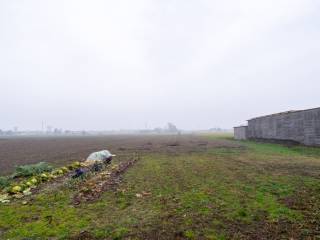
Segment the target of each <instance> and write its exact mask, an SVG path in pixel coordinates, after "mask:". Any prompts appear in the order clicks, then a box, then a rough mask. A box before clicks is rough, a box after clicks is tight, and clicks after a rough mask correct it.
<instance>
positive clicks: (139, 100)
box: [0, 0, 320, 130]
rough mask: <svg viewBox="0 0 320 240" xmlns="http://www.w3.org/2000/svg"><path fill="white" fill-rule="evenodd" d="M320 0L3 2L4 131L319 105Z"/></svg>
mask: <svg viewBox="0 0 320 240" xmlns="http://www.w3.org/2000/svg"><path fill="white" fill-rule="evenodd" d="M319 12H320V1H318V0H314V1H313V0H261V1H256V0H241V1H240V0H226V1H213V0H193V1H190V0H189V1H188V0H171V1H168V0H148V1H147V0H135V1H131V0H117V1H106V0H104V1H103V0H93V1H80V0H74V1H70V0H69V1H68V0H65V1H62V0H55V1H49V0H38V1H36V0H28V1H27V0H2V1H1V2H0V88H1V90H0V110H1V115H0V129H12V128H13V126H19V129H41V123H42V121H44V122H45V123H46V124H49V125H51V126H55V127H59V128H63V129H75V130H76V129H80V130H81V129H92V130H104V129H137V128H144V127H145V126H146V125H147V126H148V128H153V127H157V126H160V127H161V126H163V125H164V124H165V123H166V122H168V121H170V122H173V123H175V124H176V125H177V126H178V127H179V128H182V129H207V128H211V127H216V126H219V127H222V128H231V127H233V126H234V125H239V124H242V123H244V122H245V120H247V119H248V118H251V117H254V116H259V115H263V114H268V113H274V112H279V111H286V110H291V109H304V108H313V107H319V106H320V97H319V90H320V79H319V76H320V66H319V65H320V59H319V58H320V44H319V43H320V30H319V29H320V15H319Z"/></svg>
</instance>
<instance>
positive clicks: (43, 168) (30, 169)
mask: <svg viewBox="0 0 320 240" xmlns="http://www.w3.org/2000/svg"><path fill="white" fill-rule="evenodd" d="M52 170H53V167H52V166H51V165H49V164H48V163H46V162H39V163H36V164H28V165H22V166H17V167H16V169H15V172H14V174H13V177H28V176H33V175H37V174H40V173H43V172H50V171H52Z"/></svg>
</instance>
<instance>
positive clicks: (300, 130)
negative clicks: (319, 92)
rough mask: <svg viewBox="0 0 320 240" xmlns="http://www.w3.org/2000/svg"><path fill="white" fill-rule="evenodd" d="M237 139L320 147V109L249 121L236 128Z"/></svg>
mask: <svg viewBox="0 0 320 240" xmlns="http://www.w3.org/2000/svg"><path fill="white" fill-rule="evenodd" d="M234 137H235V139H266V140H278V141H293V142H297V143H301V144H304V145H309V146H320V108H313V109H307V110H299V111H288V112H282V113H277V114H271V115H267V116H262V117H256V118H253V119H250V120H248V126H240V127H235V128H234Z"/></svg>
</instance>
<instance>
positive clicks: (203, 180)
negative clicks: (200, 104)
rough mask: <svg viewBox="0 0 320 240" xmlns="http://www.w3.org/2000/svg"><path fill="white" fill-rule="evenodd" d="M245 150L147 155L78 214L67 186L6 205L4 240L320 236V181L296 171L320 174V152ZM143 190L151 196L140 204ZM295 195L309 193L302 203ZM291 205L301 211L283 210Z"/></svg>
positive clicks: (251, 146) (260, 146) (267, 147)
mask: <svg viewBox="0 0 320 240" xmlns="http://www.w3.org/2000/svg"><path fill="white" fill-rule="evenodd" d="M204 137H205V138H206V139H209V140H210V141H230V142H232V143H233V142H234V141H233V140H231V139H230V138H229V137H228V138H226V137H225V136H222V137H221V136H219V137H218V138H217V137H216V136H214V137H211V136H204ZM240 144H241V145H242V147H240V148H212V149H208V150H207V151H203V152H197V153H192V154H187V153H182V154H179V155H171V154H165V153H154V154H146V155H144V156H142V158H141V160H140V161H139V162H137V163H136V165H134V166H133V167H132V168H130V169H129V170H128V172H127V173H126V174H125V175H124V178H123V181H122V182H121V184H120V185H119V186H118V191H109V192H106V193H104V194H103V196H102V198H101V199H99V200H98V201H97V202H94V203H90V204H81V205H80V206H78V207H73V206H72V204H71V197H72V194H73V191H74V190H73V189H70V188H67V187H63V188H61V189H58V190H57V191H55V192H47V193H43V194H40V195H37V196H35V198H34V200H33V201H31V203H30V205H22V204H21V203H11V204H9V205H0V238H3V239H7V238H10V239H23V238H31V239H36V238H39V239H44V238H49V237H53V236H55V237H58V239H66V238H68V237H70V236H73V235H76V234H78V233H79V232H81V231H84V230H86V231H89V232H90V233H91V234H92V235H94V236H96V237H98V238H107V239H122V238H130V239H152V238H156V237H158V238H161V239H172V238H174V237H176V236H180V237H182V238H186V239H199V238H202V239H232V238H236V237H239V236H240V237H241V236H242V235H241V234H244V235H245V234H246V232H241V231H244V229H247V230H248V232H253V233H254V232H259V231H261V225H259V223H262V224H263V226H267V225H268V226H271V229H273V228H272V227H273V226H274V229H276V228H277V226H279V225H278V224H281V223H282V222H286V223H289V224H291V225H292V226H296V225H297V226H300V227H299V228H297V229H294V231H296V233H297V234H298V236H303V234H304V233H305V232H308V233H309V234H315V233H314V229H313V227H314V225H312V221H311V220H313V221H318V220H319V219H320V209H319V206H320V201H319V199H320V187H319V186H320V180H319V178H317V177H315V176H313V172H310V175H308V174H305V173H306V172H305V171H308V169H307V170H303V171H302V170H301V172H299V169H298V170H297V169H295V168H293V167H297V166H309V165H310V164H311V165H312V166H318V167H320V151H319V149H313V148H304V147H300V146H299V147H293V148H288V147H284V146H281V145H276V144H265V143H254V142H241V143H240ZM283 164H285V166H287V167H286V168H285V169H284V168H283ZM286 164H287V165H286ZM290 164H291V165H290ZM310 171H311V170H310ZM307 173H308V172H307ZM143 191H146V192H150V193H151V195H148V196H144V197H136V194H137V193H141V192H143ZM297 193H305V194H300V195H299V198H300V199H296V198H297ZM291 198H292V199H293V200H295V201H297V204H296V205H297V206H296V205H295V207H291V206H290V205H288V204H285V201H286V199H291ZM304 202H305V203H307V205H305V206H302V207H301V209H300V208H299V206H300V205H299V204H303V203H304ZM237 226H242V227H239V228H237ZM300 228H301V229H300ZM239 229H240V230H239ZM270 232H272V230H270ZM1 234H2V235H1ZM283 234H288V235H284V237H287V238H289V233H288V232H287V233H286V232H285V231H284V233H283ZM299 234H302V235H299Z"/></svg>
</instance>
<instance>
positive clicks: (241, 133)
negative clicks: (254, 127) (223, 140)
mask: <svg viewBox="0 0 320 240" xmlns="http://www.w3.org/2000/svg"><path fill="white" fill-rule="evenodd" d="M247 129H248V127H247V126H240V127H235V128H234V138H235V139H237V140H246V139H247Z"/></svg>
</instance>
